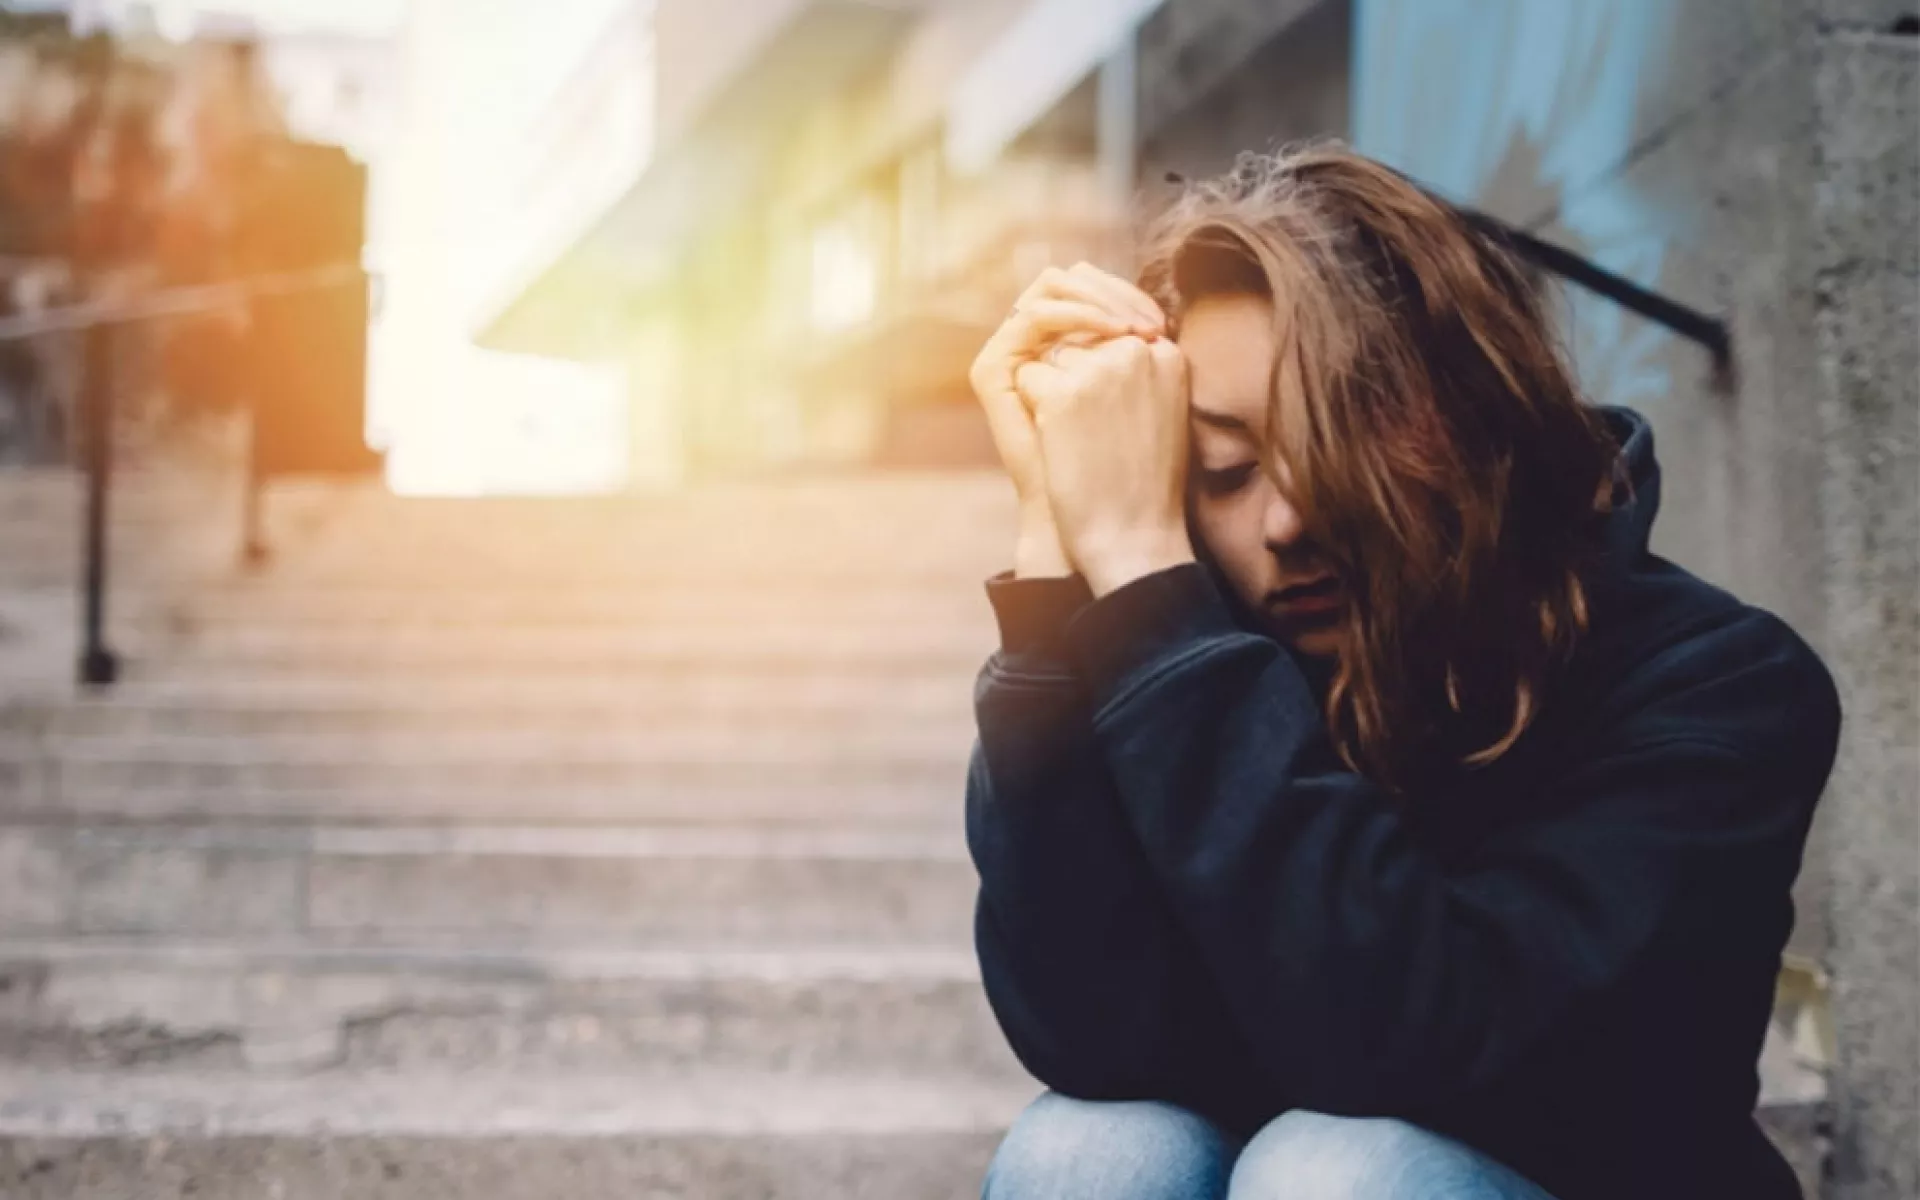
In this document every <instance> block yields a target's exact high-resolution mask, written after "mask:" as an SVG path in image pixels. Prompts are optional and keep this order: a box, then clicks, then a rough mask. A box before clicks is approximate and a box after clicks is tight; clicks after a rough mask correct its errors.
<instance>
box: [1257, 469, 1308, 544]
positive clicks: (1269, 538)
mask: <svg viewBox="0 0 1920 1200" xmlns="http://www.w3.org/2000/svg"><path fill="white" fill-rule="evenodd" d="M1260 486H1261V487H1263V488H1264V489H1266V494H1265V495H1264V496H1263V497H1262V499H1263V502H1264V504H1263V508H1262V511H1261V517H1260V536H1261V538H1262V539H1263V540H1264V541H1265V542H1266V544H1267V548H1268V549H1270V550H1275V551H1279V550H1286V549H1290V548H1291V547H1293V546H1294V544H1295V543H1297V542H1298V541H1299V540H1300V535H1301V533H1303V532H1304V530H1305V526H1304V525H1303V524H1302V522H1301V520H1300V513H1299V511H1298V510H1297V509H1295V508H1294V507H1293V505H1292V504H1291V503H1289V502H1288V501H1287V497H1286V494H1285V492H1283V491H1282V490H1281V488H1280V486H1279V485H1278V483H1276V482H1275V480H1274V479H1273V478H1272V476H1270V475H1267V474H1264V473H1263V474H1262V475H1261V476H1260Z"/></svg>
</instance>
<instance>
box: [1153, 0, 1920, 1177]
mask: <svg viewBox="0 0 1920 1200" xmlns="http://www.w3.org/2000/svg"><path fill="white" fill-rule="evenodd" d="M1332 7H1335V6H1334V5H1331V4H1330V5H1327V6H1326V8H1332ZM1340 7H1344V5H1342V6H1340ZM1311 8H1312V6H1311V5H1301V4H1290V3H1287V2H1286V0H1241V2H1240V3H1237V4H1235V3H1231V2H1230V0H1169V2H1168V4H1167V5H1166V7H1165V8H1163V9H1162V11H1161V12H1160V13H1159V14H1157V15H1156V16H1155V18H1154V19H1153V20H1152V21H1150V22H1149V23H1148V25H1147V26H1146V27H1145V28H1144V29H1143V30H1142V35H1141V54H1142V59H1141V87H1142V100H1141V104H1142V114H1143V121H1142V124H1143V132H1145V133H1146V134H1147V136H1148V139H1149V141H1148V155H1147V158H1148V162H1147V164H1146V165H1147V167H1148V171H1147V172H1145V174H1146V176H1147V178H1148V180H1149V181H1151V180H1152V179H1154V178H1157V172H1158V170H1159V169H1163V168H1166V167H1172V168H1174V169H1179V170H1186V171H1192V172H1202V171H1211V170H1215V169H1218V168H1219V167H1221V166H1224V165H1225V164H1226V163H1227V162H1228V161H1230V160H1231V157H1232V155H1233V153H1234V152H1236V151H1237V150H1240V149H1249V148H1261V147H1263V146H1265V145H1267V144H1269V143H1270V142H1271V141H1272V140H1274V138H1275V137H1276V136H1295V135H1297V133H1299V132H1311V131H1312V130H1310V129H1301V128H1300V126H1301V125H1302V124H1311V123H1314V122H1316V121H1317V122H1318V123H1320V124H1321V125H1322V126H1323V127H1333V128H1331V129H1330V131H1333V132H1338V131H1339V129H1338V128H1337V127H1334V126H1335V120H1336V114H1339V115H1341V116H1345V117H1346V118H1347V120H1346V123H1347V125H1348V126H1349V127H1350V128H1351V131H1352V132H1351V137H1352V139H1353V140H1354V141H1355V143H1356V144H1357V145H1358V146H1359V148H1360V149H1362V150H1364V151H1366V152H1368V153H1372V154H1374V155H1376V156H1378V157H1381V158H1384V159H1386V160H1388V161H1390V162H1393V163H1394V164H1395V165H1397V166H1400V167H1401V168H1403V169H1405V170H1407V171H1408V172H1409V173H1411V174H1413V175H1414V176H1416V177H1418V178H1421V179H1423V180H1425V181H1426V182H1428V183H1429V184H1431V185H1432V186H1434V187H1436V188H1437V189H1438V190H1440V191H1442V192H1444V193H1446V194H1449V195H1452V196H1454V197H1456V198H1458V199H1461V200H1463V201H1467V202H1470V203H1472V204H1474V205H1476V206H1477V207H1480V208H1483V209H1485V210H1487V211H1490V212H1493V213H1495V214H1496V215H1499V216H1501V217H1504V218H1506V219H1508V220H1510V221H1513V222H1515V223H1516V224H1519V225H1521V226H1523V227H1526V228H1529V229H1533V230H1536V231H1538V232H1541V233H1543V234H1544V235H1546V236H1548V237H1549V238H1551V239H1552V240H1554V241H1556V242H1559V243H1561V244H1564V245H1568V246H1570V247H1573V248H1575V249H1577V250H1579V251H1581V252H1582V253H1583V254H1585V255H1587V256H1589V257H1591V258H1593V259H1595V260H1597V261H1599V262H1600V263H1601V264H1602V265H1605V266H1607V267H1608V268H1610V269H1612V270H1614V271H1616V272H1618V273H1620V274H1622V275H1625V276H1627V277H1629V278H1631V279H1634V280H1636V281H1638V282H1641V283H1643V284H1645V285H1647V286H1649V287H1652V288H1654V289H1656V290H1658V291H1661V292H1663V293H1665V294H1667V295H1670V296H1673V297H1675V298H1677V299H1679V300H1681V301H1683V302H1685V303H1687V304H1689V305H1692V306H1694V307H1697V308H1699V309H1702V310H1704V311H1706V312H1709V313H1714V314H1719V315H1722V316H1724V317H1725V319H1727V320H1728V321H1729V323H1730V324H1731V326H1732V329H1733V333H1734V345H1735V366H1736V373H1735V378H1734V380H1733V382H1732V386H1730V387H1727V386H1721V385H1720V384H1719V383H1718V382H1717V381H1716V380H1715V379H1714V378H1713V377H1712V372H1711V369H1710V361H1709V357H1708V355H1707V353H1706V351H1705V350H1703V349H1702V348H1700V347H1698V346H1696V345H1693V344H1691V343H1688V342H1686V341H1684V340H1682V339H1679V338H1677V337H1675V336H1674V335H1672V334H1670V333H1668V332H1667V331H1665V330H1664V329H1662V328H1660V327H1658V326H1655V325H1652V324H1651V323H1648V322H1645V321H1641V320H1639V319H1637V318H1635V317H1633V316H1631V315H1630V314H1627V313H1625V312H1624V311H1623V310H1621V309H1619V308H1618V307H1617V306H1614V305H1612V304H1611V303H1609V302H1605V301H1600V300H1597V299H1595V298H1592V297H1588V296H1586V295H1584V294H1583V293H1580V292H1578V291H1570V292H1569V293H1568V296H1567V302H1566V317H1567V331H1568V341H1569V344H1570V349H1571V350H1572V352H1573V354H1574V357H1575V360H1576V363H1577V366H1578V367H1579V369H1580V372H1581V375H1582V379H1583V382H1584V384H1585V386H1586V388H1587V390H1588V392H1589V394H1590V395H1591V396H1592V397H1593V398H1595V399H1596V400H1600V401H1606V402H1616V403H1624V404H1629V405H1632V406H1634V407H1636V408H1638V409H1639V410H1640V411H1642V412H1643V413H1645V414H1646V415H1647V416H1648V418H1649V419H1650V420H1651V421H1652V422H1653V425H1654V428H1655V432H1656V441H1657V445H1658V451H1659V455H1660V458H1661V461H1662V463H1663V465H1664V467H1665V470H1666V480H1665V484H1664V489H1663V490H1664V502H1663V506H1662V514H1661V518H1660V521H1659V524H1658V527H1657V529H1656V532H1655V538H1654V546H1655V549H1656V550H1657V551H1658V552H1660V553H1662V554H1664V555H1666V556H1668V557H1670V558H1672V559H1674V560H1676V561H1678V562H1680V563H1682V564H1683V565H1685V566H1687V567H1688V568H1689V569H1691V570H1693V571H1695V572H1697V573H1698V574H1700V575H1701V576H1703V577H1705V578H1707V579H1709V580H1711V581H1713V582H1715V583H1718V584H1721V585H1722V586H1725V587H1727V588H1729V589H1730V590H1732V591H1733V592H1734V593H1735V594H1737V595H1739V596H1741V597H1742V598H1743V599H1746V600H1748V601H1749V602H1751V603H1754V604H1757V605H1759V606H1761V607H1763V608H1767V609H1769V610H1771V611H1773V612H1775V613H1777V614H1779V615H1780V616H1781V617H1783V618H1784V619H1786V620H1787V621H1788V622H1790V623H1791V624H1792V625H1793V626H1794V627H1795V628H1796V629H1798V630H1799V631H1800V632H1801V633H1802V634H1803V635H1805V636H1806V637H1807V638H1808V640H1809V641H1811V642H1812V643H1813V644H1814V645H1815V646H1816V647H1817V648H1818V649H1819V650H1820V651H1821V653H1822V654H1823V656H1824V657H1825V658H1826V660H1827V662H1828V663H1829V664H1830V665H1831V666H1832V668H1833V669H1834V671H1835V674H1836V675H1837V676H1838V677H1839V679H1840V682H1841V687H1842V691H1843V694H1844V698H1845V702H1846V709H1847V727H1846V734H1845V738H1846V740H1845V743H1844V745H1843V747H1842V753H1841V763H1840V765H1839V767H1838V768H1837V770H1836V772H1835V775H1834V779H1833V781H1832V783H1831V785H1830V786H1829V789H1828V793H1827V796H1826V797H1825V799H1824V800H1823V801H1822V806H1821V812H1820V815H1819V819H1818V821H1817V822H1816V827H1815V832H1814V836H1813V839H1812V842H1811V844H1810V845H1809V847H1808V854H1807V859H1806V862H1805V866H1804V869H1803V872H1802V877H1801V880H1800V886H1799V888H1798V892H1797V902H1798V907H1799V911H1800V922H1799V926H1798V928H1797V929H1796V931H1795V935H1794V939H1793V944H1792V946H1791V949H1792V950H1793V951H1795V952H1797V953H1799V954H1801V955H1804V956H1806V957H1807V958H1809V959H1811V960H1814V961H1816V962H1821V963H1824V964H1825V966H1826V967H1827V969H1828V972H1829V974H1830V977H1831V979H1832V986H1833V1007H1834V1018H1835V1022H1836V1027H1837V1034H1838V1050H1837V1053H1838V1058H1837V1061H1836V1063H1835V1066H1834V1069H1833V1073H1832V1075H1833V1078H1832V1088H1831V1092H1832V1095H1833V1106H1832V1107H1833V1119H1834V1124H1835V1144H1834V1147H1833V1153H1832V1156H1831V1161H1830V1164H1829V1167H1828V1172H1829V1177H1830V1178H1829V1186H1828V1188H1827V1193H1828V1195H1829V1196H1830V1197H1844V1198H1846V1200H1867V1198H1871V1200H1907V1198H1909V1197H1912V1196H1915V1195H1920V1178H1917V1172H1920V1168H1917V1167H1916V1164H1915V1155H1916V1153H1917V1152H1920V1151H1917V1150H1916V1147H1920V1128H1916V1124H1915V1112H1916V1110H1917V1109H1920V1012H1917V1011H1916V994H1920V881H1916V873H1917V872H1920V794H1917V793H1920V695H1917V694H1916V693H1917V692H1920V672H1917V671H1916V664H1917V663H1920V632H1917V631H1916V613H1915V606H1916V603H1917V602H1920V565H1917V563H1920V538H1917V537H1916V528H1920V526H1917V525H1916V518H1920V462H1917V461H1916V453H1917V450H1916V447H1920V397H1916V376H1920V361H1916V350H1915V347H1916V344H1920V312H1917V311H1916V302H1917V300H1920V265H1917V264H1916V257H1915V256H1916V250H1915V241H1916V227H1917V226H1920V212H1916V194H1917V193H1920V178H1917V177H1916V167H1915V146H1916V141H1920V112H1917V111H1916V79H1915V70H1916V66H1915V64H1916V61H1917V60H1920V38H1915V37H1913V36H1910V35H1909V34H1907V33H1905V32H1904V30H1906V29H1907V28H1908V26H1906V25H1901V24H1900V22H1901V20H1902V18H1906V19H1908V20H1909V21H1910V20H1912V19H1913V18H1914V16H1915V14H1916V13H1920V4H1916V3H1915V2H1914V0H1593V2H1591V3H1587V4H1581V5H1544V4H1537V3H1532V2H1530V0H1353V5H1352V17H1353V25H1352V34H1351V38H1352V54H1353V65H1352V70H1351V79H1352V88H1351V101H1352V110H1351V112H1350V113H1342V112H1341V109H1340V104H1343V103H1344V101H1345V98H1344V97H1342V98H1341V100H1340V102H1338V103H1336V101H1335V100H1334V99H1333V98H1331V97H1328V96H1325V95H1321V96H1319V97H1317V98H1315V97H1313V96H1312V95H1310V94H1308V93H1310V92H1311V91H1312V89H1313V87H1315V86H1317V87H1319V88H1320V89H1322V90H1324V89H1326V88H1328V87H1330V86H1332V85H1331V84H1329V83H1328V82H1327V81H1328V80H1330V79H1331V78H1333V71H1332V69H1331V68H1330V67H1329V66H1328V65H1327V64H1328V61H1329V59H1331V58H1334V57H1340V58H1342V59H1344V56H1335V55H1333V54H1331V53H1330V51H1331V46H1332V43H1331V41H1330V36H1331V35H1330V34H1329V33H1328V32H1327V31H1326V30H1325V29H1321V28H1319V27H1318V26H1317V25H1316V24H1315V22H1316V20H1319V21H1322V22H1324V15H1323V14H1324V12H1325V11H1326V8H1322V9H1320V10H1318V12H1319V14H1321V15H1319V16H1317V15H1316V13H1315V12H1311V11H1303V10H1304V9H1311ZM1262 23H1264V26H1266V27H1270V28H1271V29H1273V30H1274V31H1275V32H1276V34H1277V35H1278V36H1277V37H1276V38H1273V39H1270V40H1269V41H1267V42H1266V43H1265V44H1264V45H1258V46H1257V47H1249V46H1248V45H1247V44H1246V36H1245V35H1246V32H1247V30H1248V29H1251V28H1253V26H1254V25H1260V24H1262ZM1896 29H1899V30H1901V31H1902V32H1895V31H1896ZM1236 31H1237V32H1236ZM1309 32H1311V33H1312V34H1313V38H1312V39H1309V38H1307V37H1305V36H1303V35H1304V34H1305V33H1309ZM1309 40H1313V41H1315V42H1316V43H1317V44H1316V46H1315V48H1314V50H1313V52H1311V53H1303V52H1302V47H1303V46H1304V45H1305V44H1306V42H1308V41H1309ZM1222 42H1224V44H1220V43H1222ZM1289 42H1291V43H1292V44H1291V45H1289ZM1222 63H1225V64H1227V65H1226V66H1224V67H1223V66H1222ZM1289 64H1299V65H1298V66H1297V67H1295V69H1293V70H1289V69H1288V66H1289ZM1345 66H1346V65H1345V62H1344V61H1342V62H1341V63H1340V77H1342V78H1345V77H1347V73H1346V69H1345ZM1305 72H1317V74H1312V75H1308V74H1305Z"/></svg>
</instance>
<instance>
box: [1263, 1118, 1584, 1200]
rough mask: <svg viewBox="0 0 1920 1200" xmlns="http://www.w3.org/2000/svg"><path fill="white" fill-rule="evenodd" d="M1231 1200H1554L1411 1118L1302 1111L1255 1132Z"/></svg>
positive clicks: (1482, 1155) (1509, 1172)
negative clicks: (1412, 1120)
mask: <svg viewBox="0 0 1920 1200" xmlns="http://www.w3.org/2000/svg"><path fill="white" fill-rule="evenodd" d="M1227 1194H1228V1197H1229V1200H1440V1198H1441V1197H1445V1200H1552V1197H1550V1196H1548V1195H1547V1194H1546V1193H1545V1192H1543V1191H1541V1190H1540V1189H1539V1188H1537V1187H1535V1186H1534V1185H1533V1184H1531V1183H1529V1182H1527V1180H1526V1179H1524V1178H1522V1177H1521V1176H1520V1175H1519V1174H1517V1173H1515V1172H1514V1171H1512V1170H1511V1169H1509V1168H1508V1167H1506V1166H1504V1165H1502V1164H1500V1163H1499V1162H1496V1161H1495V1160H1493V1159H1491V1158H1488V1157H1487V1156H1486V1155H1484V1154H1481V1153H1480V1152H1479V1151H1477V1150H1474V1149H1472V1148H1471V1147H1468V1146H1465V1145H1462V1144H1461V1143H1459V1142H1456V1141H1453V1140H1451V1139H1449V1138H1445V1137H1442V1136H1441V1135H1439V1134H1437V1133H1433V1132H1432V1131H1430V1130H1426V1129H1422V1128H1420V1127H1419V1126H1418V1125H1412V1124H1408V1123H1407V1122H1405V1121H1395V1120H1390V1119H1387V1118H1382V1117H1367V1118H1360V1117H1333V1116H1328V1115H1326V1114H1324V1113H1317V1112H1308V1111H1305V1110H1294V1111H1291V1112H1286V1113H1282V1114H1281V1115H1280V1116H1278V1117H1276V1118H1274V1119H1273V1120H1272V1121H1270V1122H1268V1123H1267V1125H1266V1126H1265V1127H1264V1128H1262V1129H1261V1130H1260V1132H1259V1133H1257V1134H1255V1135H1254V1136H1253V1138H1252V1140H1250V1141H1249V1142H1248V1143H1247V1145H1246V1148H1245V1149H1244V1150H1243V1151H1242V1152H1241V1154H1240V1157H1239V1160H1238V1161H1237V1162H1236V1163H1235V1164H1234V1169H1233V1176H1232V1179H1231V1187H1230V1189H1229V1191H1228V1193H1227Z"/></svg>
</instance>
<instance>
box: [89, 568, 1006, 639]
mask: <svg viewBox="0 0 1920 1200" xmlns="http://www.w3.org/2000/svg"><path fill="white" fill-rule="evenodd" d="M976 583H977V584H978V585H979V586H976V587H973V588H963V589H955V588H952V587H947V586H930V587H911V586H889V587H848V586H847V585H846V584H845V583H843V582H840V581H836V580H824V581H809V582H803V581H798V580H796V581H794V582H792V583H790V584H788V585H786V586H784V587H780V588H775V589H769V590H764V591H762V590H742V591H738V592H735V591H725V590H720V591H716V590H715V589H714V588H711V587H705V586H700V585H698V584H694V583H689V582H682V581H677V580H674V579H671V578H668V579H663V580H660V581H658V582H657V583H655V584H653V585H652V586H648V587H644V588H633V589H630V590H627V591H623V592H609V591H567V590H560V589H555V588H551V587H546V586H527V585H521V586H510V585H507V584H506V583H504V582H502V583H498V584H496V585H495V586H493V587H490V588H487V589H485V590H476V591H455V590H453V589H449V588H439V589H434V590H433V591H429V592H425V593H423V592H421V591H417V590H414V589H408V588H397V587H354V588H348V587H329V588H325V589H315V588H299V589H292V588H284V587H280V586H277V584H275V583H273V582H272V581H271V577H268V578H267V579H263V580H261V581H259V582H257V583H256V582H252V581H243V582H240V583H236V584H229V585H226V586H223V587H222V588H221V589H219V590H218V591H212V592H209V593H207V594H205V595H200V596H196V597H194V598H193V599H192V601H191V603H187V604H182V605H180V606H179V609H180V611H178V612H176V613H174V614H171V621H172V625H173V627H175V628H178V627H187V628H191V629H194V630H197V631H205V632H209V633H213V632H218V631H220V630H224V629H230V628H241V627H246V626H260V627H273V628H280V629H290V630H303V629H306V628H308V627H310V626H319V627H323V628H347V629H353V628H367V627H378V628H382V629H392V630H408V631H410V630H414V629H419V628H432V629H466V628H494V627H504V628H517V627H520V626H522V625H533V624H541V623H550V624H556V625H565V626H568V627H572V628H580V627H582V626H622V625H624V626H632V627H636V628H641V627H647V626H661V625H669V626H671V625H677V624H679V623H681V622H686V621H696V622H697V621H706V622H709V623H712V624H736V625H737V624H745V623H754V622H774V621H783V622H791V623H794V624H806V625H811V624H827V623H832V622H839V623H842V624H845V625H850V626H854V627H866V626H869V625H873V624H895V625H906V626H913V627H918V628H938V627H941V626H948V625H959V624H968V625H972V624H979V623H980V622H981V621H982V620H984V619H990V617H991V610H990V608H989V607H988V604H987V599H986V592H985V587H984V585H985V579H984V578H982V579H980V580H978V581H976ZM63 594H64V593H63Z"/></svg>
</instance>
